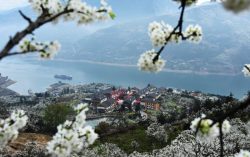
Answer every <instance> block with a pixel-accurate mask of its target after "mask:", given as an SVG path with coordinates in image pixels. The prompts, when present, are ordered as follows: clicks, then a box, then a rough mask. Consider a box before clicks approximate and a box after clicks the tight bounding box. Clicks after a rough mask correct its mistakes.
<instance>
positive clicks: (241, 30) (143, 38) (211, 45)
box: [61, 4, 250, 74]
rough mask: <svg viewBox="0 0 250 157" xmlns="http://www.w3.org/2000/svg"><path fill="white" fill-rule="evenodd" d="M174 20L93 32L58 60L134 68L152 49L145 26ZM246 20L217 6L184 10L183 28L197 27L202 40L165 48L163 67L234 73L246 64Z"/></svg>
mask: <svg viewBox="0 0 250 157" xmlns="http://www.w3.org/2000/svg"><path fill="white" fill-rule="evenodd" d="M178 16H179V14H177V13H175V12H174V13H172V14H167V15H164V16H157V17H151V18H146V19H141V20H137V21H132V22H128V23H125V24H119V25H115V26H112V27H109V28H107V29H103V30H100V31H97V32H95V33H93V34H91V35H89V36H85V37H84V38H83V39H81V40H79V41H78V42H77V43H76V44H75V47H74V49H69V50H68V51H67V52H68V53H67V54H61V56H66V57H67V58H72V59H82V60H93V61H102V62H111V63H123V64H133V65H135V64H136V62H137V59H138V57H139V56H140V54H141V53H142V52H144V51H146V50H149V49H152V46H151V43H150V39H149V37H148V34H147V27H148V24H149V23H150V22H152V21H161V20H163V21H165V22H166V23H170V24H172V25H174V26H175V25H176V23H177V21H178ZM249 18H250V14H249V13H244V14H239V15H235V14H233V13H230V12H227V11H225V10H224V9H223V8H222V7H221V6H220V5H217V4H215V5H206V6H201V7H194V8H190V9H188V10H187V11H186V14H185V26H187V25H188V24H196V23H197V24H199V25H201V26H202V28H203V34H204V36H203V40H202V42H201V43H200V44H198V45H197V44H191V43H188V42H182V43H181V44H178V45H177V44H170V45H168V46H167V47H166V50H165V51H164V53H163V57H164V58H165V59H167V62H168V63H167V67H168V68H169V69H175V70H193V71H198V72H216V73H218V72H220V73H232V74H235V73H238V72H239V71H240V70H241V68H242V66H243V64H245V63H248V62H249V61H250V55H249V51H250V46H249V40H250V21H249ZM72 52H74V53H72Z"/></svg>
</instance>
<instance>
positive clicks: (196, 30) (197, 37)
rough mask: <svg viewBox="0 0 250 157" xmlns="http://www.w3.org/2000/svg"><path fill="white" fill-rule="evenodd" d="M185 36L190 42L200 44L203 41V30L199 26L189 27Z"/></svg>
mask: <svg viewBox="0 0 250 157" xmlns="http://www.w3.org/2000/svg"><path fill="white" fill-rule="evenodd" d="M184 34H185V36H186V37H187V40H188V41H190V42H193V43H200V41H201V40H202V29H201V26H199V25H189V26H188V27H187V28H186V31H185V32H184Z"/></svg>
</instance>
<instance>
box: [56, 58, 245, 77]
mask: <svg viewBox="0 0 250 157" xmlns="http://www.w3.org/2000/svg"><path fill="white" fill-rule="evenodd" d="M53 61H57V62H70V63H89V64H98V65H105V66H115V67H128V68H129V67H130V68H137V65H135V64H123V63H110V62H98V61H91V60H84V59H81V60H73V59H55V60H53ZM163 72H168V73H180V74H196V75H218V76H237V75H241V72H239V73H216V72H201V71H192V70H174V69H163Z"/></svg>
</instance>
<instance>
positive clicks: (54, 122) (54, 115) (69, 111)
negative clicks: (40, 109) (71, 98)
mask: <svg viewBox="0 0 250 157" xmlns="http://www.w3.org/2000/svg"><path fill="white" fill-rule="evenodd" d="M73 114H74V110H73V108H72V107H71V106H69V105H67V104H63V103H60V104H53V105H49V106H47V107H46V108H45V110H44V117H43V120H44V124H45V128H46V130H47V131H48V132H49V133H55V132H56V131H57V126H58V125H59V124H62V123H63V122H65V121H66V120H67V118H69V116H70V115H73Z"/></svg>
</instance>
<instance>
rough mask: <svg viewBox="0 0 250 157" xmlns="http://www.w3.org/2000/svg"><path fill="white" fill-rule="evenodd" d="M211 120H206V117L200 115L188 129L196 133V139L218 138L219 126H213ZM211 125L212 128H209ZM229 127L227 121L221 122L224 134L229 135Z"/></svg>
mask: <svg viewBox="0 0 250 157" xmlns="http://www.w3.org/2000/svg"><path fill="white" fill-rule="evenodd" d="M212 124H213V121H212V120H211V119H207V118H206V115H204V114H202V116H201V117H199V118H195V119H194V120H193V121H192V122H191V126H190V129H191V130H192V131H194V132H197V137H198V138H199V139H201V140H208V141H210V140H212V139H214V138H215V137H217V136H219V124H218V123H216V124H214V125H212ZM211 125H212V126H211ZM230 128H231V125H230V123H229V121H228V120H224V121H223V122H222V132H223V133H224V134H226V133H229V131H230Z"/></svg>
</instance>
